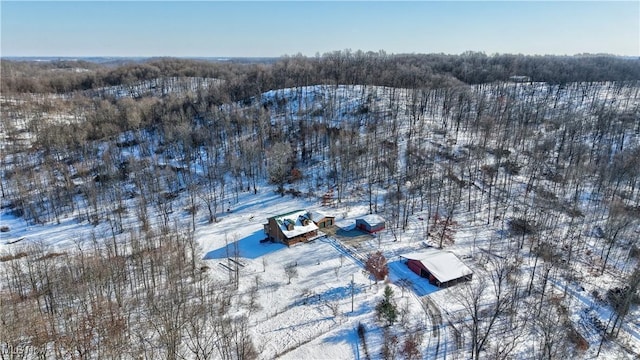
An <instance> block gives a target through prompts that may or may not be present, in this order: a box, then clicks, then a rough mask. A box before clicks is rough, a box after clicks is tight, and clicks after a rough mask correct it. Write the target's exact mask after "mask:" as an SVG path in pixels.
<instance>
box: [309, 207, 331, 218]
mask: <svg viewBox="0 0 640 360" xmlns="http://www.w3.org/2000/svg"><path fill="white" fill-rule="evenodd" d="M309 215H311V220H313V221H318V220H320V219H322V218H325V217H334V216H333V215H329V214H326V213H325V212H323V211H320V210H312V211H309Z"/></svg>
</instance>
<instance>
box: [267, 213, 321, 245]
mask: <svg viewBox="0 0 640 360" xmlns="http://www.w3.org/2000/svg"><path fill="white" fill-rule="evenodd" d="M273 218H274V219H275V221H276V222H277V223H278V225H280V230H282V233H283V234H284V236H286V237H287V238H289V239H290V238H293V237H296V236H298V235H302V234H306V233H308V232H310V231H313V230H318V226H316V224H315V223H314V222H313V221H309V223H308V224H307V225H304V224H303V222H302V220H303V219H305V218H306V219H309V220H311V219H310V216H309V213H308V212H307V211H306V210H296V211H292V212H290V213H286V214H282V215H277V216H274V217H273ZM288 222H291V223H292V224H293V230H287V223H288Z"/></svg>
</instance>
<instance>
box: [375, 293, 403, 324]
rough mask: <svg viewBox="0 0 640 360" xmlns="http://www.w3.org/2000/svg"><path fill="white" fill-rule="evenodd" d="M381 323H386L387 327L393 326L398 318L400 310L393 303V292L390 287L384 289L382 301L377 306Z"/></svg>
mask: <svg viewBox="0 0 640 360" xmlns="http://www.w3.org/2000/svg"><path fill="white" fill-rule="evenodd" d="M376 313H377V315H378V320H379V321H384V322H385V323H386V325H387V326H389V325H393V323H395V322H396V319H397V318H398V309H397V307H396V304H395V303H394V301H393V290H392V289H391V287H390V286H389V285H387V286H386V287H385V288H384V295H383V298H382V300H381V301H380V302H379V303H378V305H377V306H376Z"/></svg>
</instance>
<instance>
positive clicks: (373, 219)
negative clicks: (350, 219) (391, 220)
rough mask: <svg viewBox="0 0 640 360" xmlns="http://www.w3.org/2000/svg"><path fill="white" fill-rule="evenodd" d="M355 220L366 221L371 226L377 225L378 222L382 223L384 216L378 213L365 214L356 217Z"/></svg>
mask: <svg viewBox="0 0 640 360" xmlns="http://www.w3.org/2000/svg"><path fill="white" fill-rule="evenodd" d="M356 220H361V221H364V222H366V223H367V224H369V225H371V226H373V225H378V224H384V218H383V217H382V216H380V215H377V214H369V215H365V216H361V217H359V218H357V219H356Z"/></svg>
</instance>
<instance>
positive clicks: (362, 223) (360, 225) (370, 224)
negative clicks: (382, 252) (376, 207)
mask: <svg viewBox="0 0 640 360" xmlns="http://www.w3.org/2000/svg"><path fill="white" fill-rule="evenodd" d="M356 229H360V230H362V231H366V232H368V233H369V234H373V233H376V232H378V231H382V230H384V218H382V216H380V215H376V214H370V215H365V216H363V217H361V218H357V219H356Z"/></svg>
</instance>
